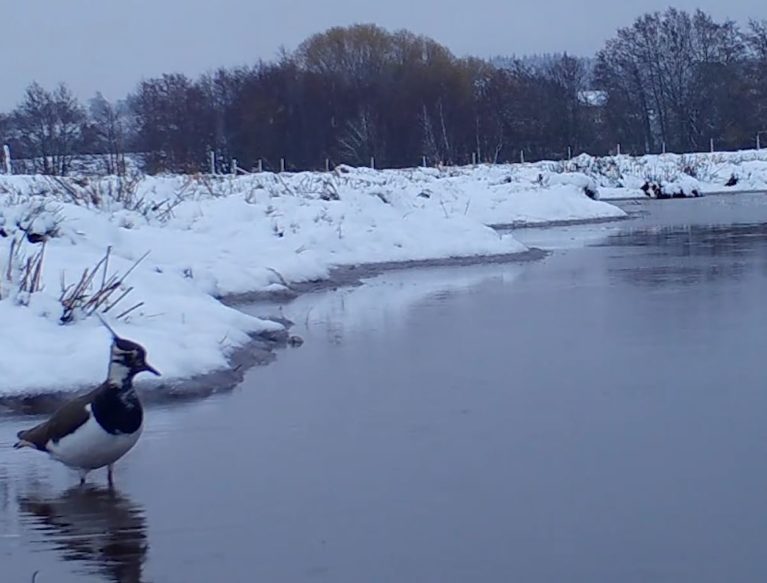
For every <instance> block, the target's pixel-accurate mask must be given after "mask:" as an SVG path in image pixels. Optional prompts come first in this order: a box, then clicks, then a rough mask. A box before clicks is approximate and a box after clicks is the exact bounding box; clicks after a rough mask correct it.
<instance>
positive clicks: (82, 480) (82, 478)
mask: <svg viewBox="0 0 767 583" xmlns="http://www.w3.org/2000/svg"><path fill="white" fill-rule="evenodd" d="M87 475H88V472H87V470H80V485H81V486H84V485H85V476H87Z"/></svg>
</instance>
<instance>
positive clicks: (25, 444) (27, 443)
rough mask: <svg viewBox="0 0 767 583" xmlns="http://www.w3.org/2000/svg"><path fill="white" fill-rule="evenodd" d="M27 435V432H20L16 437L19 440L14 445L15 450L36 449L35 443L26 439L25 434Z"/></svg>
mask: <svg viewBox="0 0 767 583" xmlns="http://www.w3.org/2000/svg"><path fill="white" fill-rule="evenodd" d="M25 433H26V431H19V432H18V433H17V434H16V437H18V439H19V440H18V441H17V442H16V443H14V444H13V449H21V448H22V447H36V446H35V444H34V443H32V442H31V441H27V440H26V439H24V434H25Z"/></svg>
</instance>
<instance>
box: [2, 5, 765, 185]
mask: <svg viewBox="0 0 767 583" xmlns="http://www.w3.org/2000/svg"><path fill="white" fill-rule="evenodd" d="M761 130H767V20H763V21H751V22H750V23H749V24H748V25H747V26H745V27H739V26H738V25H736V24H735V23H734V22H732V21H724V22H716V21H715V20H714V19H712V18H711V17H710V16H709V15H707V14H706V13H704V12H702V11H696V12H694V13H688V12H685V11H681V10H676V9H668V10H666V11H665V12H663V13H659V12H655V13H651V14H646V15H644V16H642V17H640V18H638V19H637V20H636V21H635V22H634V23H633V24H632V25H631V26H629V27H626V28H621V29H620V30H618V31H617V33H616V34H615V35H614V36H613V37H612V38H611V39H609V40H608V41H607V42H606V43H605V45H604V47H603V48H602V49H601V50H600V51H599V52H598V53H597V55H596V56H595V57H593V58H580V57H574V56H571V55H568V54H560V55H549V56H548V57H547V58H545V59H529V58H528V59H516V58H496V59H479V58H474V57H468V58H458V57H456V56H455V55H453V54H452V53H451V52H450V50H449V49H448V48H447V47H445V46H443V45H441V44H439V43H438V42H436V41H434V40H433V39H430V38H428V37H425V36H421V35H416V34H414V33H412V32H409V31H404V30H402V31H396V32H388V31H386V30H384V29H382V28H380V27H378V26H375V25H371V24H360V25H354V26H349V27H335V28H331V29H329V30H327V31H325V32H322V33H319V34H315V35H313V36H311V37H309V38H307V39H306V40H305V41H304V42H303V43H302V44H301V45H299V46H298V47H297V48H296V49H295V50H294V51H292V52H287V51H283V52H282V54H281V55H280V56H279V58H277V59H275V60H274V61H269V62H267V61H260V62H258V63H256V64H255V65H253V66H250V67H241V68H229V69H226V68H222V69H219V70H217V71H214V72H211V73H209V74H205V75H202V76H200V77H198V78H196V79H193V78H190V77H188V76H186V75H182V74H165V75H162V76H160V77H156V78H151V79H146V80H143V81H141V82H140V83H139V84H138V86H137V87H136V88H135V90H134V91H133V92H132V93H131V94H130V95H129V96H127V98H126V99H124V100H121V101H119V102H117V103H110V102H109V101H107V100H106V99H105V98H104V97H103V96H101V95H100V94H97V95H96V97H94V98H93V99H91V100H90V101H89V102H88V103H87V104H86V105H84V104H82V103H80V102H79V101H78V100H77V99H76V98H75V97H74V96H73V94H72V93H71V91H70V90H69V89H68V88H67V87H66V85H63V84H62V85H59V86H58V87H57V88H55V89H53V90H47V89H45V88H43V87H41V86H40V85H38V84H37V83H33V84H32V85H30V86H29V87H28V88H27V90H26V92H25V95H24V97H23V100H22V102H21V104H20V105H19V106H18V107H17V108H16V109H15V110H13V111H12V112H9V113H8V114H5V115H2V114H0V139H3V140H4V141H5V142H6V143H8V144H9V145H10V147H11V150H12V151H13V152H14V156H15V157H17V158H27V159H29V160H31V161H33V162H32V163H33V164H34V165H35V167H34V170H35V171H37V172H43V173H47V174H66V173H67V172H68V171H69V169H70V167H71V164H72V160H73V159H74V158H75V157H77V156H80V155H83V154H102V155H103V156H101V158H100V159H101V160H102V161H103V164H105V168H104V170H105V171H107V172H113V173H120V172H121V171H123V170H124V167H125V154H126V152H137V153H141V154H142V159H143V160H144V162H145V164H146V170H147V171H149V172H162V171H172V172H197V171H204V170H207V169H208V168H209V160H210V153H211V152H214V153H215V156H216V159H217V160H218V161H219V164H220V166H219V168H218V169H217V170H220V171H229V170H232V169H231V168H229V166H230V165H231V162H230V161H231V160H236V161H237V166H238V167H239V168H242V169H245V170H251V169H254V168H256V167H257V166H258V165H259V164H260V165H261V166H262V167H263V168H264V169H278V168H280V166H281V164H283V163H284V164H285V166H286V167H287V168H288V169H319V168H324V166H325V164H326V163H328V161H329V163H330V164H333V165H335V164H340V163H345V164H351V165H368V164H370V163H371V161H374V163H375V164H376V166H378V167H408V166H415V165H418V164H420V163H421V162H422V161H426V163H427V164H430V165H433V164H438V163H442V164H463V163H468V162H471V161H478V162H500V161H508V160H519V159H520V158H522V157H524V158H525V159H526V160H535V159H544V158H552V159H561V158H564V157H567V156H569V155H575V154H577V153H580V152H589V153H591V154H595V155H602V154H608V153H610V152H614V151H615V149H616V146H617V145H618V144H620V148H621V151H622V152H624V153H633V154H643V153H655V152H660V151H663V150H668V151H679V152H687V151H696V150H701V149H704V148H708V145H709V142H710V140H712V139H713V140H715V141H716V145H717V148H719V149H736V148H748V147H753V146H754V144H755V141H756V136H757V134H758V132H760V131H761ZM763 138H764V140H765V142H764V143H767V132H765V133H764V136H763Z"/></svg>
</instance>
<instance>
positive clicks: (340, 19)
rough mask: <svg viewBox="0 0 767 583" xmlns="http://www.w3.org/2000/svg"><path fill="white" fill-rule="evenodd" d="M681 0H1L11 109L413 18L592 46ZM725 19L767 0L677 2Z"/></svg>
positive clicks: (118, 89) (482, 37) (756, 14)
mask: <svg viewBox="0 0 767 583" xmlns="http://www.w3.org/2000/svg"><path fill="white" fill-rule="evenodd" d="M668 5H669V0H640V1H639V2H633V3H630V4H629V3H623V2H620V1H616V0H580V1H578V0H539V1H538V2H532V1H527V2H512V1H511V0H506V1H504V0H460V1H456V0H442V1H440V2H428V1H424V0H420V1H419V0H379V1H377V2H363V1H360V0H356V1H355V0H325V1H324V2H319V1H317V0H283V1H282V2H270V3H268V4H267V3H266V2H257V1H253V0H206V1H198V0H0V25H2V26H0V30H1V31H2V32H0V50H1V51H2V55H3V56H2V57H0V63H2V65H0V111H7V110H9V109H11V108H12V107H14V106H15V105H16V104H17V103H18V102H19V101H20V99H21V97H22V94H23V91H24V88H25V87H26V85H27V84H29V83H30V82H31V81H33V80H36V81H38V82H40V83H41V84H43V85H44V86H46V87H52V86H53V85H54V84H55V83H56V82H58V81H65V82H66V83H67V84H69V86H70V87H71V88H72V89H73V90H74V91H75V92H76V93H77V95H78V96H79V97H81V98H87V97H90V96H91V95H92V94H93V93H95V92H96V91H97V90H101V91H102V92H103V93H104V95H105V96H106V97H107V98H108V99H117V98H122V97H124V96H125V95H126V94H127V93H128V92H129V91H131V90H132V89H133V88H134V86H135V84H136V83H137V82H138V81H139V80H140V79H141V78H142V77H152V76H155V75H159V74H161V73H169V72H182V73H187V74H190V75H197V74H198V73H202V72H205V71H208V70H211V69H214V68H216V67H218V66H230V65H242V64H250V63H253V62H254V61H256V60H257V59H259V58H263V59H267V60H269V59H272V58H273V57H274V56H275V55H276V53H277V51H278V50H279V48H280V46H284V47H286V48H287V49H293V48H295V47H296V46H297V45H298V44H299V43H300V42H301V41H302V40H304V39H305V38H306V37H307V36H309V35H311V34H313V33H315V32H321V31H323V30H325V29H327V28H329V27H331V26H336V25H348V24H354V23H359V22H364V23H368V22H372V23H376V24H378V25H380V26H383V27H384V28H387V29H389V30H394V29H399V28H407V29H409V30H411V31H412V32H415V33H419V34H425V35H427V36H430V37H432V38H434V39H435V40H437V41H438V42H440V43H442V44H444V45H446V46H447V47H448V48H450V49H451V50H452V51H453V52H454V53H455V54H456V55H458V56H464V55H476V56H480V57H487V56H492V55H511V54H527V53H542V52H559V51H568V52H570V53H573V54H579V55H588V54H593V53H594V52H595V51H596V50H598V49H599V48H600V47H601V45H602V43H603V42H604V41H605V40H606V39H607V38H609V37H610V36H612V35H613V33H614V32H615V30H616V29H617V28H618V27H621V26H628V25H630V24H631V23H632V22H633V20H634V18H636V17H637V16H639V15H640V14H643V13H645V12H649V11H654V10H663V9H665V8H666V7H667V6H668ZM674 6H676V7H677V8H682V9H685V10H694V9H695V8H698V7H700V8H701V9H703V10H704V11H706V12H708V13H709V14H711V15H712V16H714V18H716V19H717V20H721V19H724V18H732V19H734V20H736V21H738V22H740V23H745V22H747V20H748V19H749V18H759V19H761V18H767V2H764V0H732V1H729V2H723V1H722V0H677V1H676V2H675V3H674Z"/></svg>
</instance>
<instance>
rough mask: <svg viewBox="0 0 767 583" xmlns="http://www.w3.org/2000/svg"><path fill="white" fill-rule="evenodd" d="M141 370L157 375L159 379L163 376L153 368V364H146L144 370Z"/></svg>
mask: <svg viewBox="0 0 767 583" xmlns="http://www.w3.org/2000/svg"><path fill="white" fill-rule="evenodd" d="M141 370H145V371H147V372H151V373H152V374H154V375H157V376H158V377H159V376H161V375H160V371H158V370H157V369H156V368H155V367H153V366H152V365H151V364H149V363H147V362H145V363H144V368H142V369H141Z"/></svg>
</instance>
